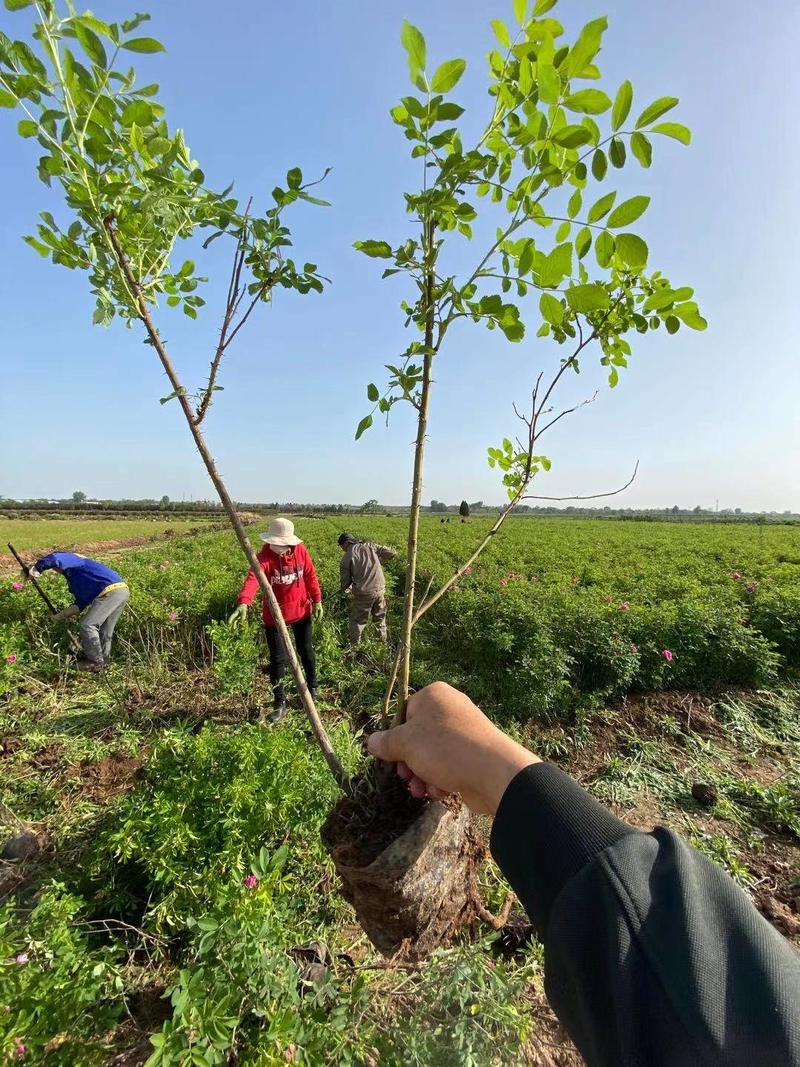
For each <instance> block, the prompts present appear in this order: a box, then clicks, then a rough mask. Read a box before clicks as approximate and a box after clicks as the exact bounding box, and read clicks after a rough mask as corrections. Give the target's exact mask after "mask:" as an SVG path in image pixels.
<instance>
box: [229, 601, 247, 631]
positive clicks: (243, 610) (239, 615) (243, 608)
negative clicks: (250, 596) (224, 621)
mask: <svg viewBox="0 0 800 1067" xmlns="http://www.w3.org/2000/svg"><path fill="white" fill-rule="evenodd" d="M246 618H247V604H238V605H237V607H236V610H235V611H234V612H233V614H232V615H231V617H230V618H229V619H228V626H238V625H239V623H240V622H244V621H245V619H246Z"/></svg>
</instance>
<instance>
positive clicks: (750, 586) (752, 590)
mask: <svg viewBox="0 0 800 1067" xmlns="http://www.w3.org/2000/svg"><path fill="white" fill-rule="evenodd" d="M745 589H746V590H747V592H748V593H755V591H756V589H758V582H748V583H747V585H746V586H745Z"/></svg>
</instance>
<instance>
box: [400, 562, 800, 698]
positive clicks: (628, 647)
mask: <svg viewBox="0 0 800 1067" xmlns="http://www.w3.org/2000/svg"><path fill="white" fill-rule="evenodd" d="M442 633H446V634H447V641H446V642H442V641H441V640H440V635H441V634H442ZM799 637H800V593H792V592H790V591H785V590H784V591H782V592H777V591H775V592H774V593H770V594H769V595H765V596H764V597H763V598H761V599H760V600H759V601H758V603H757V605H756V606H755V607H754V609H753V610H752V611H751V612H750V613H749V617H744V616H743V615H740V614H737V613H736V612H734V613H731V611H730V610H729V609H728V608H727V607H724V606H721V605H719V604H714V603H710V604H709V603H704V602H703V601H701V600H699V599H696V600H689V601H682V602H667V603H661V604H652V605H648V604H645V605H643V606H629V605H627V604H622V605H617V604H614V605H606V604H603V603H600V602H598V599H597V598H591V597H588V596H587V597H585V598H582V597H581V596H579V595H578V596H574V597H571V598H552V599H549V600H548V599H541V598H534V597H533V596H531V592H530V587H529V586H528V585H525V584H523V583H519V584H517V585H516V586H514V585H512V584H510V585H509V586H508V588H507V589H504V590H503V592H502V594H501V595H500V596H498V595H497V594H496V593H494V592H492V593H489V592H487V591H486V590H484V589H481V588H474V589H471V588H463V589H457V590H454V591H453V592H452V593H451V594H450V595H449V596H447V597H445V598H443V599H442V600H441V601H440V602H439V604H438V605H436V607H435V608H434V609H433V610H432V611H431V612H429V614H428V615H427V616H426V617H425V619H424V620H423V622H422V623H421V624H420V636H419V640H420V644H421V651H422V654H423V657H424V659H425V661H426V662H425V665H424V670H425V671H426V672H430V671H432V670H434V671H436V672H437V673H440V674H441V675H443V676H444V677H450V678H451V679H454V680H459V681H463V683H464V684H465V685H467V686H468V688H469V691H470V693H471V695H473V696H474V697H475V698H476V699H479V700H481V701H482V702H484V703H485V704H488V705H490V706H491V707H493V708H494V709H495V711H496V713H497V714H501V715H502V714H505V715H506V716H509V717H516V718H529V717H552V716H557V715H558V713H559V711H560V710H561V709H564V708H565V707H568V706H570V705H571V704H572V703H574V701H575V699H576V698H578V697H579V696H580V695H582V694H593V695H595V696H597V697H601V698H615V697H620V696H622V695H624V694H625V693H627V692H629V691H631V690H656V689H672V688H693V689H712V688H714V687H716V686H720V685H751V686H756V687H761V686H767V685H769V684H770V683H772V682H774V681H775V680H776V679H777V677H778V675H779V673H780V672H781V671H782V669H784V668H787V667H796V666H798V665H800V640H798V638H799Z"/></svg>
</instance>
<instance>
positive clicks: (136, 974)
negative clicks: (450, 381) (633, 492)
mask: <svg viewBox="0 0 800 1067" xmlns="http://www.w3.org/2000/svg"><path fill="white" fill-rule="evenodd" d="M340 522H343V523H344V524H345V528H346V529H349V530H352V531H353V532H354V533H356V534H358V535H360V536H364V537H371V538H374V539H376V540H379V541H382V542H384V543H388V544H390V545H393V546H395V547H396V548H398V549H402V546H403V542H404V538H405V528H406V520H405V519H402V518H385V517H375V518H369V517H358V518H347V519H343V520H339V519H337V520H332V519H328V518H318V519H301V520H298V529H299V532H300V533H301V535H302V536H303V537H304V539H305V540H306V542H307V544H308V546H309V549H310V551H311V553H312V556H313V558H314V559H315V561H316V564H317V569H318V571H319V574H320V578H321V582H322V586H323V592H324V603H325V607H326V615H325V619H324V622H323V623H322V624H321V625H319V626H317V629H316V647H317V654H318V663H319V671H320V690H321V698H322V700H321V707H322V713H323V715H324V717H325V719H326V721H327V723H328V726H329V728H330V730H331V734H332V739H333V741H334V744H335V746H336V748H337V750H338V752H339V754H340V756H341V758H342V759H343V761H344V763H345V764H346V765H347V766H348V767H351V768H352V767H354V766H356V764H357V763H358V761H359V759H360V755H359V744H358V736H357V731H358V729H359V728H361V727H363V724H364V723H365V722H367V721H368V720H369V717H370V716H371V715H372V714H373V713H374V712H375V711H376V709H377V708H378V707H379V706H380V699H381V694H382V689H383V682H384V678H385V673H386V669H387V656H386V653H385V650H384V649H383V648H382V647H381V646H379V645H377V644H376V643H374V642H373V641H371V640H370V641H368V642H367V643H366V644H365V645H364V646H363V647H362V649H361V650H360V651H359V653H358V655H356V656H351V655H348V654H346V652H345V635H346V624H347V603H346V601H344V600H343V599H341V598H339V597H338V595H337V583H338V564H339V558H340V553H339V549H338V547H337V545H336V537H337V535H338V534H339V532H340V530H341V525H340ZM10 525H15V524H13V523H12V524H10ZM26 526H27V524H25V523H22V522H20V523H19V524H17V525H16V527H15V528H19V529H20V530H23V529H25V527H26ZM488 526H489V520H485V519H480V520H472V519H471V520H469V521H468V522H467V523H461V522H460V521H458V520H457V519H454V520H453V521H451V522H450V523H441V522H440V521H439V519H438V518H433V517H431V518H427V517H426V518H425V519H423V522H422V531H421V543H422V554H421V561H420V577H419V585H420V588H421V589H423V590H424V588H425V587H426V586H427V585H428V582H429V581H430V580H431V579H433V583H434V588H435V587H436V585H437V584H438V582H439V581H441V580H442V579H443V578H445V577H446V576H447V574H448V573H449V572H450V570H451V568H453V567H454V566H455V565H457V564H458V563H459V562H460V561H462V560H463V559H465V558H466V557H467V555H469V552H470V549H471V547H472V546H473V545H475V544H476V543H477V542H478V541H479V540H480V537H481V535H482V533H483V532H485V531H486V530H487V529H488ZM254 530H255V531H256V532H257V530H258V527H256V528H254ZM98 554H99V555H100V557H101V558H102V552H100V553H98ZM112 558H113V565H114V566H115V567H116V568H117V569H118V570H120V571H121V572H122V574H123V575H124V577H125V578H126V580H127V581H128V583H129V585H130V587H131V592H132V600H131V607H130V609H129V611H128V612H127V613H126V614H125V615H124V616H123V619H122V622H121V623H120V627H119V629H118V642H117V660H116V663H115V665H114V666H113V668H112V669H111V670H110V671H109V672H107V673H106V674H105V675H103V676H102V677H101V678H99V679H98V678H94V677H86V676H84V675H77V674H76V673H75V672H74V670H73V669H72V668H71V667H70V666H69V661H68V657H67V655H66V643H65V640H64V636H63V630H62V631H60V630H58V629H57V628H55V627H53V626H52V624H49V623H48V621H47V619H46V616H45V614H44V611H43V608H42V606H41V605H40V603H39V602H38V600H37V599H36V595H35V592H34V591H33V590H32V589H31V588H30V587H28V586H25V587H23V588H21V589H15V588H14V585H13V582H14V580H15V579H14V576H12V575H7V576H6V577H4V578H3V579H2V580H1V582H0V780H1V781H2V786H0V799H1V800H2V806H0V830H2V832H3V836H9V835H10V834H11V833H12V832H13V831H14V829H15V828H17V827H18V825H19V821H20V820H21V821H23V822H25V823H26V824H30V825H32V826H33V827H34V828H35V830H36V832H37V833H39V834H40V835H41V838H42V840H43V841H44V842H46V847H45V849H44V851H43V852H42V853H41V855H40V856H39V857H38V858H35V859H32V860H30V861H28V862H26V863H25V864H23V865H22V867H21V868H20V867H14V868H13V870H12V869H11V868H10V865H0V868H2V869H0V896H3V895H4V896H5V898H6V899H5V904H4V905H0V960H13V959H15V958H16V957H17V955H19V954H21V953H22V954H27V957H28V960H29V962H28V963H27V964H25V966H18V967H11V966H9V967H4V969H3V970H2V971H0V975H2V977H3V979H4V980H5V981H6V982H11V983H12V986H11V989H10V992H9V993H8V994H7V995H6V996H4V997H3V998H2V999H3V1001H5V1002H8V1003H11V1004H12V1005H13V1009H12V1014H11V1015H8V1014H6V1015H1V1014H0V1058H1V1057H2V1055H3V1054H4V1053H6V1052H10V1051H12V1050H13V1049H14V1047H15V1045H14V1041H15V1040H16V1039H17V1037H18V1036H19V1034H20V1033H22V1032H23V1030H24V1037H25V1045H26V1047H27V1049H28V1050H29V1052H28V1055H29V1062H34V1063H45V1062H46V1063H47V1064H64V1065H70V1067H72V1065H76V1064H77V1065H82V1064H101V1063H107V1062H112V1061H113V1057H114V1056H116V1055H118V1054H121V1053H123V1052H127V1053H128V1054H129V1055H130V1056H132V1057H134V1058H131V1059H130V1060H128V1061H127V1062H132V1063H133V1062H143V1061H144V1059H145V1058H146V1056H147V1055H148V1054H149V1053H150V1052H152V1051H153V1046H152V1045H151V1044H150V1042H149V1040H148V1038H149V1035H155V1037H156V1044H157V1051H156V1059H155V1060H154V1061H153V1062H154V1063H164V1064H176V1065H177V1064H181V1063H189V1062H196V1063H201V1062H203V1063H208V1064H223V1063H226V1062H229V1056H230V1054H231V1052H235V1055H236V1057H237V1060H236V1062H238V1063H240V1064H247V1065H251V1067H267V1065H277V1064H283V1063H286V1062H293V1063H301V1064H309V1065H311V1064H313V1065H317V1064H337V1065H339V1064H341V1065H357V1064H358V1065H363V1064H370V1063H374V1064H377V1063H380V1064H381V1065H394V1067H404V1065H406V1064H415V1065H416V1064H418V1065H426V1067H427V1065H438V1064H442V1065H446V1067H450V1065H452V1067H457V1065H461V1064H464V1063H471V1064H474V1065H475V1067H483V1065H486V1067H490V1065H492V1064H497V1063H503V1064H506V1063H531V1064H539V1063H548V1062H553V1061H552V1060H548V1059H547V1058H546V1053H545V1051H543V1050H549V1053H552V1051H553V1049H552V1046H553V1043H554V1042H555V1043H556V1045H558V1046H559V1048H558V1050H557V1052H558V1055H559V1056H560V1057H561V1059H560V1060H559V1061H558V1062H561V1063H572V1062H575V1063H577V1062H579V1061H577V1060H576V1059H573V1057H574V1055H575V1054H574V1052H572V1051H570V1047H569V1044H568V1042H566V1041H565V1040H564V1038H563V1036H559V1035H558V1033H557V1032H556V1031H555V1030H554V1029H553V1020H552V1016H550V1015H549V1011H548V1009H547V1006H546V1003H545V1001H544V999H543V993H542V955H541V947H540V946H539V945H538V944H537V943H536V942H535V941H533V942H531V943H530V944H528V945H527V946H526V947H523V948H522V949H520V950H519V951H518V952H516V953H515V954H513V955H512V956H511V957H510V958H508V959H506V960H503V959H502V958H498V956H497V955H496V952H495V950H494V949H493V946H492V943H493V942H494V941H495V939H496V937H497V935H496V934H495V933H493V932H492V931H491V929H490V928H488V927H485V928H479V929H478V930H477V931H476V936H475V937H474V938H471V939H468V940H465V941H463V942H461V943H459V944H456V945H454V946H453V947H451V948H448V949H445V950H442V951H440V952H439V953H437V954H436V955H435V956H434V957H433V959H432V960H431V961H430V962H429V964H428V965H427V967H426V969H425V970H424V971H422V972H419V973H414V972H405V971H392V970H391V969H390V970H380V969H378V970H373V969H370V968H371V967H372V966H373V964H374V963H375V962H376V957H375V955H374V951H373V950H372V949H371V948H370V946H369V944H368V942H367V941H366V939H365V937H364V935H363V934H362V933H361V931H360V928H359V927H358V926H357V925H356V924H355V922H354V917H353V914H352V912H351V911H350V909H349V907H348V906H347V905H346V904H345V903H344V902H343V901H342V900H341V899H340V898H339V896H338V895H337V893H336V888H335V879H334V877H333V873H332V867H331V865H330V861H329V860H328V858H327V855H326V854H325V852H324V851H323V849H322V846H321V843H320V839H319V827H320V824H321V822H322V820H323V818H324V816H325V813H326V811H327V810H328V808H329V807H330V805H331V803H332V802H333V800H334V798H335V790H334V787H333V783H332V781H331V780H330V777H329V776H328V774H327V771H326V768H325V765H324V763H323V761H322V759H321V757H320V756H319V754H318V753H317V751H316V749H314V748H312V747H311V745H310V743H309V740H308V734H307V731H306V729H305V723H304V720H303V719H302V717H301V715H300V713H299V712H297V711H295V713H294V714H292V715H290V716H289V717H288V719H287V720H285V721H284V722H283V723H282V724H281V725H280V726H279V727H277V728H274V729H266V728H263V727H260V726H258V725H257V724H256V722H255V719H256V717H257V714H258V711H259V709H260V708H262V707H266V706H269V703H270V699H271V695H270V689H269V684H268V682H267V680H266V679H265V676H264V674H263V672H262V671H261V670H260V669H259V668H260V667H261V666H262V665H263V657H264V648H263V639H262V638H261V635H260V633H259V626H258V623H257V620H256V618H255V616H256V613H255V612H251V619H250V622H249V623H248V624H247V626H246V627H245V628H244V629H243V630H238V631H232V630H230V629H228V627H227V626H226V625H225V623H224V620H225V619H226V617H227V615H228V613H229V612H230V610H231V609H232V607H233V605H234V603H235V600H236V594H237V593H238V589H239V585H240V583H241V580H242V577H243V574H244V570H245V568H244V566H243V563H242V558H241V553H240V551H239V549H238V547H237V545H236V543H235V541H234V539H233V537H232V535H229V534H227V533H208V534H200V535H198V536H196V537H188V538H180V539H175V540H174V541H164V542H159V543H156V544H154V545H149V546H147V547H146V548H142V549H133V550H130V551H126V552H125V553H123V554H117V555H114V556H113V557H112ZM799 578H800V531H797V530H795V529H793V528H791V527H754V526H682V525H675V524H660V523H644V522H642V523H639V522H598V521H590V520H586V521H582V520H566V519H565V520H560V519H547V520H535V519H514V520H510V521H509V523H508V524H507V527H506V528H505V529H503V530H502V531H501V533H500V534H498V536H497V538H496V540H495V541H494V542H493V543H492V544H491V545H490V547H489V548H488V549H487V551H486V552H485V553H484V555H483V556H482V557H481V558H480V559H479V560H478V562H476V564H475V566H474V567H473V570H472V572H471V573H470V574H469V575H466V576H465V577H464V578H463V579H462V580H461V582H460V583H459V586H458V587H457V588H456V589H454V590H452V591H451V592H450V593H449V594H448V595H447V596H446V597H444V598H443V599H442V600H441V601H440V603H439V604H438V605H437V606H436V607H435V608H434V609H433V610H431V611H430V612H429V613H428V615H427V616H426V617H425V618H424V620H423V621H422V622H421V623H420V625H419V627H418V628H417V631H416V636H415V657H414V666H413V672H412V681H413V683H414V685H416V686H420V685H423V684H425V683H426V682H428V681H431V680H433V679H434V678H444V679H446V680H448V681H451V682H453V683H454V684H457V685H459V686H461V687H462V688H464V689H465V690H466V691H467V692H468V693H470V695H472V696H473V697H474V698H475V699H476V700H478V701H479V702H480V703H481V705H482V706H483V707H484V709H485V710H486V711H487V712H488V713H489V714H490V715H491V716H493V717H494V718H495V719H496V720H498V721H499V722H501V723H502V724H503V726H504V728H506V729H508V730H510V731H511V732H512V733H513V734H515V735H516V736H518V737H520V738H521V739H522V740H523V741H525V742H526V743H527V744H529V745H531V746H532V747H535V748H536V749H537V750H538V751H539V752H540V753H541V754H542V755H544V756H546V757H548V758H551V759H553V760H555V761H556V762H558V763H559V764H561V765H562V766H564V767H565V768H567V769H568V770H569V771H570V772H571V773H573V774H574V775H576V776H577V777H578V778H579V779H580V780H581V781H582V782H584V783H585V784H586V785H587V786H588V788H589V789H590V790H591V791H592V792H593V793H594V794H595V795H596V796H598V797H599V798H600V799H602V800H603V801H604V802H606V803H608V804H610V805H611V806H612V807H613V808H614V810H616V811H617V812H618V813H620V814H621V815H622V816H623V817H625V818H628V819H630V820H631V821H633V822H634V823H635V824H636V825H640V826H643V827H646V828H650V827H651V826H652V825H654V824H655V823H656V822H660V823H663V824H666V825H668V826H670V827H672V828H673V829H675V830H677V831H678V832H680V833H682V834H684V835H685V836H686V837H687V838H688V839H690V840H691V842H692V843H693V844H694V845H695V846H696V847H698V848H700V849H701V850H702V851H703V852H705V853H706V854H707V855H708V856H709V857H711V858H712V859H713V860H714V861H715V862H718V863H720V864H721V865H722V866H723V867H724V868H725V869H726V870H728V871H729V872H730V873H731V875H732V876H733V877H734V878H735V879H736V880H737V881H738V883H739V884H740V885H741V886H742V887H743V888H744V889H745V890H746V891H748V892H749V893H750V894H751V895H752V897H753V899H754V901H755V903H756V904H757V905H758V906H759V907H760V908H761V910H762V911H763V912H764V914H765V915H767V917H768V918H769V919H770V920H771V921H772V922H774V923H775V924H776V926H777V927H778V928H779V929H780V930H781V931H782V932H783V933H784V934H785V935H786V936H789V937H791V938H794V939H795V940H796V941H800V918H798V914H797V903H796V895H797V882H796V881H794V882H793V881H792V879H793V878H796V871H797V867H798V863H797V859H798V852H797V845H798V840H799V839H800V807H799V806H798V795H800V789H799V788H798V787H800V725H798V724H799V722H800V691H798V688H797V684H796V678H797V668H798V665H800V580H798V579H799ZM387 581H388V592H389V603H390V625H391V627H392V631H393V633H394V634H395V635H396V633H397V631H398V624H399V610H400V602H401V594H402V588H403V581H404V566H403V562H402V552H401V554H400V555H399V556H398V559H397V560H395V561H393V562H392V563H390V564H389V565H388V567H387ZM47 588H48V590H49V591H50V592H51V594H52V595H53V596H54V598H55V599H56V600H57V602H58V603H59V605H61V604H65V603H66V602H67V596H66V592H65V590H64V588H63V582H62V581H61V580H60V579H59V578H58V577H57V576H50V577H49V578H48V579H47ZM665 652H669V653H670V656H669V657H665V655H664V653H665ZM291 695H292V693H291V687H290V703H293V704H294V707H295V708H296V707H297V702H296V700H294V701H292V699H291ZM696 782H704V783H708V784H710V785H712V786H713V787H714V788H715V789H716V792H717V801H716V803H715V804H714V806H713V807H712V808H711V809H704V808H702V807H701V806H700V805H699V804H698V803H697V801H695V800H694V799H693V797H692V793H691V786H692V785H693V784H694V783H696ZM251 873H255V874H256V875H257V878H258V884H257V885H256V886H255V887H253V888H248V886H246V885H245V884H244V879H245V877H246V876H248V875H249V874H251ZM483 890H484V893H485V896H486V899H487V901H488V902H489V903H490V905H491V906H492V907H493V908H495V909H498V908H499V906H500V904H501V903H502V900H503V897H504V892H505V891H504V889H503V887H502V885H501V883H500V879H499V877H498V874H497V872H496V871H495V870H494V868H493V867H491V866H488V867H487V868H486V870H485V872H484V875H483ZM20 908H21V909H23V910H22V911H20V910H19V909H20ZM23 916H25V917H27V924H26V923H25V922H23ZM123 924H125V925H123ZM311 941H323V942H325V944H326V945H327V946H328V949H329V950H330V953H331V956H332V961H331V963H330V964H329V966H328V969H327V973H326V977H325V980H324V981H323V982H322V983H321V984H318V985H317V986H316V987H315V988H314V990H313V991H307V990H306V991H305V992H304V988H305V987H303V986H302V982H301V976H300V975H299V973H298V963H297V957H296V956H293V955H292V947H293V946H295V945H298V944H304V943H308V942H311ZM301 970H302V967H301ZM299 983H300V984H299ZM165 991H166V992H167V993H168V994H169V995H168V997H167V998H166V999H165V998H164V993H165ZM476 1005H479V1006H480V1007H479V1008H476ZM136 1050H138V1052H137V1051H136ZM142 1050H143V1051H142ZM498 1050H502V1052H501V1053H498ZM549 1053H547V1054H549ZM136 1055H141V1058H139V1059H136V1058H135V1056H136ZM201 1056H202V1059H201V1058H200V1057H201ZM192 1057H194V1058H192Z"/></svg>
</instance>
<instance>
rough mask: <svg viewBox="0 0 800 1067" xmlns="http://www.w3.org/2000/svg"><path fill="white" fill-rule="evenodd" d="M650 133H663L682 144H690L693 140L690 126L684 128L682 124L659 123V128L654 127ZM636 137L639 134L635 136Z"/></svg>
mask: <svg viewBox="0 0 800 1067" xmlns="http://www.w3.org/2000/svg"><path fill="white" fill-rule="evenodd" d="M650 132H651V133H663V135H664V136H665V137H674V138H675V140H676V141H680V142H681V144H690V143H691V140H692V131H691V130H690V129H689V127H688V126H682V125H681V124H680V122H659V124H658V126H654V127H653V128H652V130H651V131H650ZM635 136H637V134H634V137H635ZM638 136H641V135H638Z"/></svg>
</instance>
